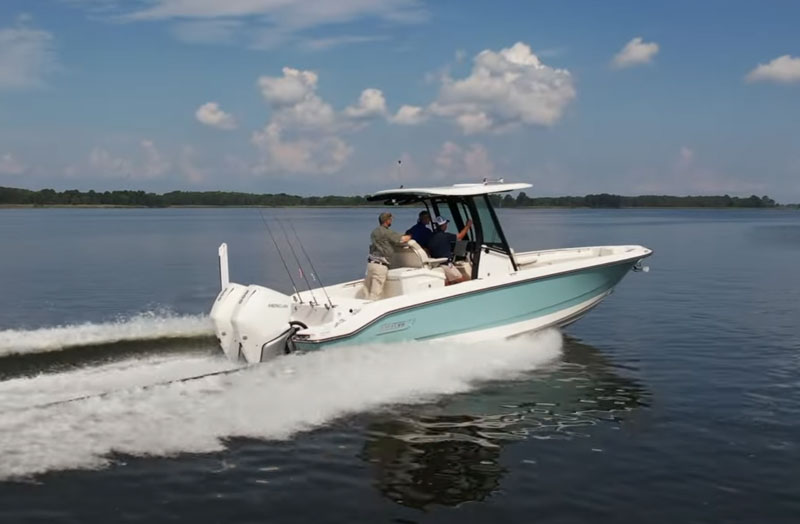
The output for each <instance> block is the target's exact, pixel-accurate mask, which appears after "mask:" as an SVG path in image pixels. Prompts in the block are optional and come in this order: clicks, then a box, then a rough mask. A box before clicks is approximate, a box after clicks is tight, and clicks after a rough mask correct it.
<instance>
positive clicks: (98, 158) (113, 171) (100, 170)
mask: <svg viewBox="0 0 800 524" xmlns="http://www.w3.org/2000/svg"><path fill="white" fill-rule="evenodd" d="M89 168H90V169H91V170H92V171H94V172H96V173H97V174H100V175H103V176H108V177H113V178H117V177H129V176H132V175H133V162H132V161H131V160H130V159H129V158H122V157H118V156H115V155H113V154H112V153H111V152H110V151H108V150H107V149H104V148H102V147H95V148H93V149H92V150H91V151H90V152H89Z"/></svg>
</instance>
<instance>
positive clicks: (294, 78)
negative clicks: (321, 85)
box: [258, 67, 319, 106]
mask: <svg viewBox="0 0 800 524" xmlns="http://www.w3.org/2000/svg"><path fill="white" fill-rule="evenodd" d="M318 80H319V78H318V77H317V74H316V73H314V72H313V71H300V70H298V69H293V68H291V67H284V68H283V76H279V77H275V76H262V77H260V78H259V79H258V85H259V87H261V94H262V95H264V98H265V99H266V100H267V102H269V103H270V104H273V105H276V106H290V105H294V104H297V103H300V102H301V101H303V99H304V98H306V97H308V96H311V95H313V93H314V91H315V90H316V89H317V81H318Z"/></svg>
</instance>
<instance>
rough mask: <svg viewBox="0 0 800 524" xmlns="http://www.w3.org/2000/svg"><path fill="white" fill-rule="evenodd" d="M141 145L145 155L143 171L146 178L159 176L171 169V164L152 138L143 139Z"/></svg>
mask: <svg viewBox="0 0 800 524" xmlns="http://www.w3.org/2000/svg"><path fill="white" fill-rule="evenodd" d="M139 145H140V146H141V148H142V154H143V157H144V158H143V160H142V168H141V172H142V175H143V176H144V177H145V178H154V177H158V176H161V175H163V174H165V173H166V172H167V171H169V168H170V167H171V164H170V163H169V161H167V160H166V159H165V158H164V157H163V156H162V155H161V152H160V151H159V150H158V148H157V147H156V145H155V144H154V143H153V141H152V140H142V141H141V142H140V143H139Z"/></svg>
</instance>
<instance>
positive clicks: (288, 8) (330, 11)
mask: <svg viewBox="0 0 800 524" xmlns="http://www.w3.org/2000/svg"><path fill="white" fill-rule="evenodd" d="M119 5H120V6H121V5H125V6H126V8H127V7H128V6H130V5H134V6H135V7H134V8H133V9H130V10H129V11H127V13H126V14H125V15H124V18H125V19H128V20H169V19H192V18H195V19H211V18H244V17H259V18H266V19H268V20H270V21H272V22H273V23H274V24H276V25H284V26H291V27H298V28H302V27H312V26H316V25H322V24H333V23H344V22H348V21H353V20H356V19H359V18H364V17H373V18H382V19H384V20H390V21H395V22H398V21H399V22H416V21H420V20H423V19H425V17H426V15H425V13H426V11H425V9H424V8H423V7H422V6H421V4H420V2H418V1H417V0H372V1H362V0H346V1H339V2H327V1H304V2H301V1H294V2H293V1H286V0H226V1H225V2H220V1H219V0H140V1H138V2H136V1H133V2H132V1H127V2H125V3H123V2H119Z"/></svg>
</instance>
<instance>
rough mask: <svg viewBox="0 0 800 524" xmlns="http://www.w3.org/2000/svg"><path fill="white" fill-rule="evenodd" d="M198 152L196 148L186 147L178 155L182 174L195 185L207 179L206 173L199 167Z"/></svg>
mask: <svg viewBox="0 0 800 524" xmlns="http://www.w3.org/2000/svg"><path fill="white" fill-rule="evenodd" d="M196 156H197V151H196V150H195V148H194V147H192V146H189V145H185V146H183V147H182V148H181V152H180V155H178V169H179V170H180V172H181V174H182V175H183V176H184V177H186V178H187V179H189V181H190V182H193V183H195V184H197V183H199V182H202V181H203V180H205V179H206V172H205V171H204V170H203V169H201V168H200V167H198V166H197V164H196V162H195V158H196Z"/></svg>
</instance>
